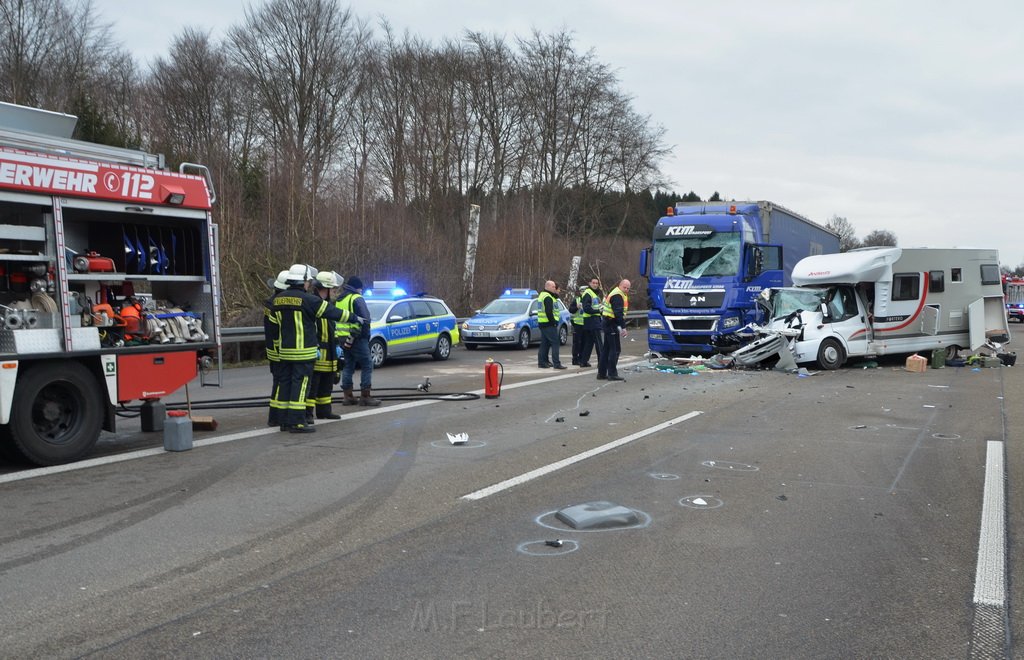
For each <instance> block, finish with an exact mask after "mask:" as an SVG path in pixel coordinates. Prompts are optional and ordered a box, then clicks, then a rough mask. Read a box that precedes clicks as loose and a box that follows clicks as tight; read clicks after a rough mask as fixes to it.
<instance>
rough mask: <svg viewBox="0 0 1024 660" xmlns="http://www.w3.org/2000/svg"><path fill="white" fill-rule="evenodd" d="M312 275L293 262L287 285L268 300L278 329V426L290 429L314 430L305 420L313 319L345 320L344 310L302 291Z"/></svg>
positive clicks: (314, 346)
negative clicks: (280, 374) (279, 366)
mask: <svg viewBox="0 0 1024 660" xmlns="http://www.w3.org/2000/svg"><path fill="white" fill-rule="evenodd" d="M315 276H316V273H315V271H314V270H313V269H312V268H310V267H309V266H305V265H303V264H295V265H294V266H292V267H291V268H289V269H288V279H287V284H288V288H287V289H285V290H284V291H279V292H277V294H276V295H275V296H274V297H273V299H271V301H270V311H271V314H273V315H274V320H275V322H276V323H277V327H278V328H279V333H280V334H279V336H278V349H277V355H278V359H279V360H280V364H281V370H282V378H281V384H280V386H279V388H278V397H277V400H278V416H279V419H280V421H281V430H282V431H290V432H291V433H312V432H314V431H316V429H315V428H313V427H312V426H310V425H309V424H307V423H306V392H308V391H309V381H310V377H311V376H312V375H313V363H314V362H316V358H317V353H318V352H319V343H320V340H319V337H318V334H317V328H316V321H317V319H319V318H321V317H324V318H327V319H328V320H331V321H346V320H348V313H347V312H345V310H343V309H339V308H338V307H335V306H334V305H331V304H330V303H328V302H327V301H326V300H323V299H321V298H320V297H319V296H314V295H313V294H311V293H308V292H307V291H306V282H308V281H311V280H312V279H313V278H314V277H315Z"/></svg>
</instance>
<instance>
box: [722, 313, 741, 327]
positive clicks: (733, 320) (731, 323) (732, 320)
mask: <svg viewBox="0 0 1024 660" xmlns="http://www.w3.org/2000/svg"><path fill="white" fill-rule="evenodd" d="M739 324H740V319H739V317H736V316H730V317H729V318H727V319H725V320H724V321H722V328H723V329H726V330H727V329H729V328H735V327H736V326H738V325H739Z"/></svg>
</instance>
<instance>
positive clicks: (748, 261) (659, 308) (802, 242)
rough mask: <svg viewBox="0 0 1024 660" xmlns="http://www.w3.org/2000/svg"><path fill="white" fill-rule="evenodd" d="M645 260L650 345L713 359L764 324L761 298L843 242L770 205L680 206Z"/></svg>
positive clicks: (663, 221) (659, 229)
mask: <svg viewBox="0 0 1024 660" xmlns="http://www.w3.org/2000/svg"><path fill="white" fill-rule="evenodd" d="M653 239H654V240H653V245H652V246H651V247H648V248H645V249H644V250H643V251H642V252H641V254H640V274H641V275H642V276H644V277H646V278H647V295H648V297H649V298H650V312H649V313H648V315H647V343H648V346H649V347H650V349H651V350H652V351H657V352H658V353H661V354H662V355H689V354H692V353H705V354H706V353H711V352H713V351H716V350H723V349H726V350H727V349H728V348H729V347H731V346H735V345H738V341H735V340H734V339H732V338H731V337H730V336H731V335H733V333H735V332H736V331H737V330H739V329H740V328H742V327H743V326H745V325H747V324H748V323H751V322H761V321H762V318H761V313H762V311H761V310H760V309H759V308H758V306H757V305H756V304H755V302H754V301H755V299H756V298H757V296H758V294H760V293H761V291H762V290H763V289H766V288H769V287H779V286H786V285H788V284H790V283H791V280H789V281H787V280H788V278H789V277H790V274H791V273H792V270H793V266H794V265H795V264H796V262H797V261H799V260H800V259H803V258H804V257H807V256H810V255H812V254H824V253H831V252H838V251H839V237H838V235H836V234H835V233H834V232H832V231H830V230H828V229H826V228H825V227H823V226H821V225H818V224H816V223H814V222H811V221H810V220H808V219H807V218H804V217H802V216H800V215H797V214H796V213H793V212H792V211H789V210H788V209H785V208H783V207H781V206H779V205H777V204H773V203H771V202H764V201H761V202H708V203H704V202H696V203H679V204H676V206H675V207H674V208H669V209H668V210H667V213H666V215H664V216H662V217H661V218H659V219H658V222H657V223H656V224H655V225H654V236H653Z"/></svg>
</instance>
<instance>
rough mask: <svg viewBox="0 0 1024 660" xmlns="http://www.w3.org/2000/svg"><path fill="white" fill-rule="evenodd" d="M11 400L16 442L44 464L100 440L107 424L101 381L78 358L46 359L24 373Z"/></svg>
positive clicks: (65, 459) (66, 459) (69, 457)
mask: <svg viewBox="0 0 1024 660" xmlns="http://www.w3.org/2000/svg"><path fill="white" fill-rule="evenodd" d="M17 387H18V395H17V396H16V397H14V402H13V403H12V405H11V423H10V431H11V436H12V438H13V440H14V444H15V446H16V447H17V448H18V450H19V451H20V452H21V453H22V454H24V455H25V458H27V459H28V460H30V461H32V462H33V463H36V464H38V465H58V464H60V463H70V462H71V461H75V460H78V459H79V458H81V457H83V456H84V455H86V454H87V453H88V452H89V451H90V450H91V449H92V448H93V445H95V444H96V441H97V440H98V439H99V436H100V428H101V427H102V424H103V417H102V410H103V399H102V397H101V395H100V391H99V383H98V382H97V380H96V378H94V377H93V376H92V374H90V373H89V370H88V369H86V368H85V367H84V366H82V365H81V364H79V363H77V362H70V361H69V362H61V363H59V364H58V363H53V362H44V363H41V364H38V365H36V366H34V367H32V368H31V369H29V370H28V371H26V372H25V373H24V374H23V375H22V376H21V377H20V378H19V379H18V384H17Z"/></svg>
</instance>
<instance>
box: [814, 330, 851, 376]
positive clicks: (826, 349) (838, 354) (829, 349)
mask: <svg viewBox="0 0 1024 660" xmlns="http://www.w3.org/2000/svg"><path fill="white" fill-rule="evenodd" d="M844 362H846V351H844V350H843V345H842V344H840V343H839V340H838V339H835V338H834V337H829V338H827V339H825V340H823V341H822V342H821V345H820V346H818V365H819V366H820V367H821V368H822V369H827V370H829V371H832V370H834V369H838V368H839V367H841V366H843V363H844Z"/></svg>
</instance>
